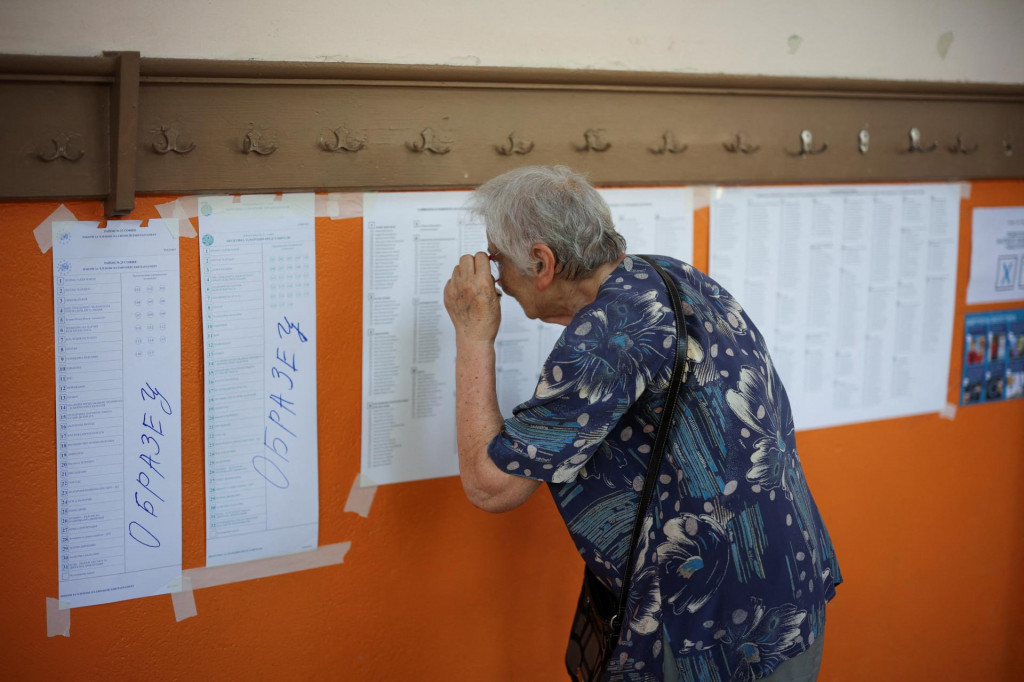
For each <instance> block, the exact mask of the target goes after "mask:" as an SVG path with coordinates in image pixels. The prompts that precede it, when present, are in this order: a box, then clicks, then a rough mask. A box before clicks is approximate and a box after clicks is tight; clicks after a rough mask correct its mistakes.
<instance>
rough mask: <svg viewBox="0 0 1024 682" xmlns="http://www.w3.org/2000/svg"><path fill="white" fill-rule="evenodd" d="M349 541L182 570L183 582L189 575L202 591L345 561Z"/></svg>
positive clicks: (194, 586) (193, 586)
mask: <svg viewBox="0 0 1024 682" xmlns="http://www.w3.org/2000/svg"><path fill="white" fill-rule="evenodd" d="M350 547H352V543H351V542H349V541H346V542H338V543H335V544H333V545H323V546H322V547H317V548H316V549H314V550H310V551H308V552H299V553H298V554H286V555H285V556H276V557H270V558H269V559H256V560H254V561H244V562H242V563H238V564H226V565H224V566H204V567H202V568H190V569H188V570H187V571H182V585H183V587H184V580H185V579H186V578H188V579H189V580H190V581H191V583H192V589H193V590H202V589H205V588H207V587H216V586H217V585H227V584H228V583H239V582H244V581H246V580H256V579H257V578H269V577H271V576H275V575H282V574H284V573H294V572H296V571H306V570H309V569H311V568H322V567H324V566H333V565H334V564H340V563H344V561H345V555H346V554H347V553H348V550H349V548H350Z"/></svg>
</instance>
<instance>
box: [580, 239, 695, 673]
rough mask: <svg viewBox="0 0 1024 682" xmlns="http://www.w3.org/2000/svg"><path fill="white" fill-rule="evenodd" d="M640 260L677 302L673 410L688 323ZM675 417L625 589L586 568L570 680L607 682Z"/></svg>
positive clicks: (653, 472)
mask: <svg viewBox="0 0 1024 682" xmlns="http://www.w3.org/2000/svg"><path fill="white" fill-rule="evenodd" d="M640 258H643V259H644V260H645V261H647V263H649V264H650V265H651V267H653V268H654V269H655V270H656V271H657V272H658V274H659V275H660V276H661V279H662V280H663V281H664V282H665V287H666V288H667V290H668V297H669V300H670V301H671V302H672V312H673V313H675V319H676V338H677V339H679V340H680V341H682V343H677V344H676V356H675V360H674V362H673V365H672V379H671V382H670V383H669V387H668V393H667V394H666V395H665V405H666V408H667V407H668V406H671V405H674V404H675V402H676V399H677V398H678V397H679V388H680V386H681V385H682V384H683V383H685V382H686V374H687V370H688V366H687V364H686V344H687V341H688V337H687V334H686V323H685V321H684V320H683V306H682V303H681V302H680V299H679V290H678V289H677V288H676V284H675V282H673V281H672V279H671V278H670V277H669V276H668V274H667V273H666V272H665V271H664V270H663V269H662V268H661V266H659V265H658V264H657V263H655V262H654V260H653V258H652V257H651V256H640ZM673 414H674V410H671V409H665V410H663V411H662V418H661V422H660V423H659V424H658V432H657V434H656V435H655V438H654V449H653V450H652V451H651V458H650V460H649V461H648V463H647V473H646V475H645V476H644V487H643V491H642V492H641V493H640V504H639V505H637V511H636V518H635V519H634V521H633V535H632V538H631V540H630V543H629V553H628V554H627V555H626V567H625V570H624V571H623V573H622V589H621V591H620V592H619V594H615V593H614V592H612V591H611V590H609V589H608V588H607V587H605V586H604V585H603V584H602V583H601V581H600V580H598V579H597V576H595V575H594V573H593V572H592V571H591V570H590V569H589V568H586V567H584V569H583V586H582V587H581V588H580V598H579V601H578V602H577V604H576V614H575V616H573V621H572V629H571V630H570V631H569V644H568V646H567V647H566V650H565V667H566V670H568V671H569V677H571V678H572V679H574V680H577V681H578V682H595V681H596V680H600V679H601V678H602V676H603V675H604V671H605V669H606V668H607V666H608V657H609V656H610V655H611V652H612V651H613V650H614V649H615V645H616V644H617V642H618V640H619V632H620V631H621V629H622V620H623V618H624V616H625V613H626V599H627V598H628V596H629V586H630V583H631V582H632V581H633V557H634V555H635V554H636V548H637V544H638V543H639V541H640V533H641V529H642V527H643V521H644V517H645V516H646V515H647V508H648V507H649V506H650V503H651V498H652V497H653V495H654V485H655V481H656V479H657V473H658V470H659V468H660V467H661V460H662V457H663V456H664V454H665V443H666V442H667V441H668V432H669V429H670V427H671V425H672V415H673Z"/></svg>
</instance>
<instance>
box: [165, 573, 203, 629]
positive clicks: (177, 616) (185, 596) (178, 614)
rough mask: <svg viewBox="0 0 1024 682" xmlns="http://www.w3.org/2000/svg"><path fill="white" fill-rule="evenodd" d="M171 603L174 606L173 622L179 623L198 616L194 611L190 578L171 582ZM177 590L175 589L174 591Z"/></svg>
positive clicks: (193, 595)
mask: <svg viewBox="0 0 1024 682" xmlns="http://www.w3.org/2000/svg"><path fill="white" fill-rule="evenodd" d="M170 587H171V603H172V604H174V620H176V621H177V622H179V623H180V622H181V621H183V620H185V619H186V618H192V617H193V616H197V615H199V612H198V611H196V597H195V594H193V592H192V578H189V577H188V576H186V575H183V576H181V577H180V578H175V579H174V580H172V581H171V585H170ZM175 588H177V589H175Z"/></svg>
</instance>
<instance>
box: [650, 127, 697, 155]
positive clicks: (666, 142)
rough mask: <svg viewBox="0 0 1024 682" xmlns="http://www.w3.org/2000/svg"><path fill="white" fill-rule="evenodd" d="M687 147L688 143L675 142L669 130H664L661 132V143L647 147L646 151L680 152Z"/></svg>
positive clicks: (658, 152) (688, 146)
mask: <svg viewBox="0 0 1024 682" xmlns="http://www.w3.org/2000/svg"><path fill="white" fill-rule="evenodd" d="M689 148H690V145H688V144H684V145H680V144H677V143H676V136H675V135H673V134H672V131H671V130H666V131H665V132H664V133H662V134H661V145H660V146H659V147H648V148H647V151H649V152H650V153H652V154H664V153H665V152H668V153H669V154H682V153H683V152H685V151H686V150H687V149H689Z"/></svg>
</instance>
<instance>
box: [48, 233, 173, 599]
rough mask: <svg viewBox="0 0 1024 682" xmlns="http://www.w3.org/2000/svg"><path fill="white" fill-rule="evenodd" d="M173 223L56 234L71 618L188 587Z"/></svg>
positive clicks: (60, 465) (64, 548)
mask: <svg viewBox="0 0 1024 682" xmlns="http://www.w3.org/2000/svg"><path fill="white" fill-rule="evenodd" d="M167 222H168V223H170V224H169V225H165V221H162V220H150V221H149V225H148V226H146V227H142V226H140V223H139V222H138V221H127V220H126V221H110V222H109V223H108V226H107V227H106V228H105V229H98V227H97V226H98V223H88V222H56V223H54V224H53V228H52V229H53V292H54V296H53V318H54V332H55V334H54V337H55V342H56V343H55V363H56V377H57V390H56V394H57V527H58V533H59V549H60V555H59V576H60V599H62V600H63V601H66V602H68V603H69V604H70V605H71V606H72V607H79V606H89V605H92V604H105V603H108V602H113V601H120V600H123V599H133V598H136V597H146V596H150V595H155V594H166V593H167V592H168V591H169V589H168V583H169V582H170V581H171V580H172V579H173V578H176V577H179V576H180V575H181V416H180V415H181V331H180V302H179V293H178V292H179V289H178V274H179V270H178V222H177V221H176V220H175V221H167ZM168 227H170V228H172V229H170V230H169V229H168ZM172 232H173V233H172Z"/></svg>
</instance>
